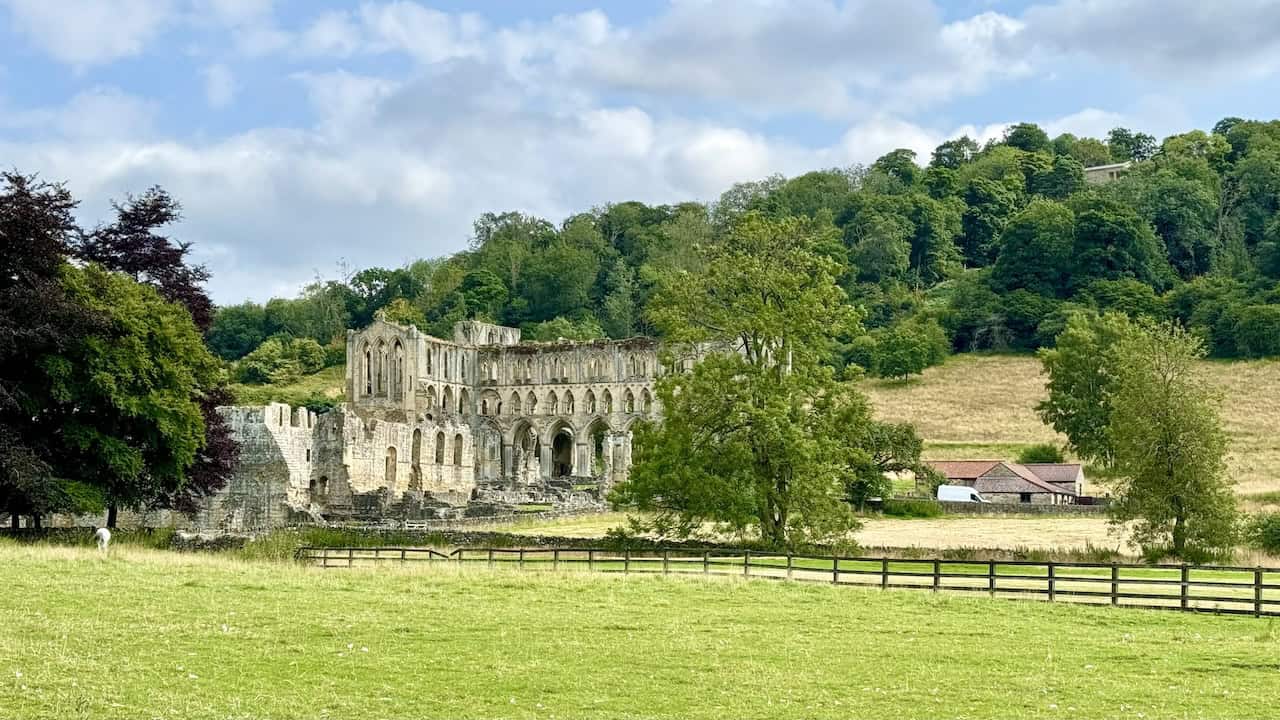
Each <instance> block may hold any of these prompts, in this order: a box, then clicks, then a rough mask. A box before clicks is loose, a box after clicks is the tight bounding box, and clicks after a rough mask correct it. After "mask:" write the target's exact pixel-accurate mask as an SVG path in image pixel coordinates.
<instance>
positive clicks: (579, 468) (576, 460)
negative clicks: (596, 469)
mask: <svg viewBox="0 0 1280 720" xmlns="http://www.w3.org/2000/svg"><path fill="white" fill-rule="evenodd" d="M573 451H574V452H573V475H574V476H575V477H576V476H581V475H590V474H591V445H590V444H589V443H584V442H581V441H579V442H577V443H576V444H575V445H574V448H573Z"/></svg>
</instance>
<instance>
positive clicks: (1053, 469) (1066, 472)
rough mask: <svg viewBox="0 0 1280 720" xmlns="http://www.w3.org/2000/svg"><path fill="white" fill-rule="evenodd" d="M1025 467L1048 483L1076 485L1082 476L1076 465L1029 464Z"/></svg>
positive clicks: (1078, 466)
mask: <svg viewBox="0 0 1280 720" xmlns="http://www.w3.org/2000/svg"><path fill="white" fill-rule="evenodd" d="M1023 467H1025V468H1026V469H1028V470H1030V471H1031V472H1033V473H1035V475H1036V477H1038V478H1040V479H1041V480H1043V481H1045V482H1047V483H1074V482H1075V481H1076V478H1078V477H1079V476H1080V465H1079V464H1076V463H1027V464H1026V465H1024V466H1023Z"/></svg>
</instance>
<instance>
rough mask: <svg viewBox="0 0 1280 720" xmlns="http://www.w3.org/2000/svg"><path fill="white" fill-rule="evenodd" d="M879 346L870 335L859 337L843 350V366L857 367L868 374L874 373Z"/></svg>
mask: <svg viewBox="0 0 1280 720" xmlns="http://www.w3.org/2000/svg"><path fill="white" fill-rule="evenodd" d="M879 349H880V344H879V343H877V342H876V339H875V338H874V337H873V336H871V335H870V334H867V335H859V336H858V337H856V338H854V339H853V340H852V341H851V342H850V343H849V344H848V345H847V346H845V348H844V362H845V365H857V366H858V367H861V368H862V369H863V370H866V371H867V372H868V373H875V371H876V353H877V352H878V351H879Z"/></svg>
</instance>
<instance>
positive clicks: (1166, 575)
mask: <svg viewBox="0 0 1280 720" xmlns="http://www.w3.org/2000/svg"><path fill="white" fill-rule="evenodd" d="M297 559H298V560H299V561H300V562H303V563H307V564H310V565H316V566H319V567H323V568H353V567H360V566H371V565H379V564H384V563H398V564H411V563H423V562H425V563H453V564H459V565H462V564H473V563H483V564H485V565H486V566H489V567H498V566H508V567H510V566H514V567H519V568H528V569H547V570H561V569H574V568H580V569H584V570H590V571H594V572H615V573H659V574H664V575H678V574H702V575H737V576H742V577H749V578H759V579H767V580H784V581H785V580H793V581H801V582H806V581H807V582H824V583H832V584H836V585H845V586H862V587H870V588H880V589H891V588H911V589H918V590H928V591H930V592H939V591H946V592H979V593H986V594H988V595H990V596H992V597H1032V598H1040V599H1044V600H1048V601H1052V602H1076V603H1090V604H1098V605H1106V604H1110V605H1117V606H1125V607H1141V608H1150V609H1159V610H1182V611H1188V612H1212V613H1227V614H1238V615H1253V616H1255V617H1264V616H1280V568H1265V567H1233V566H1226V565H1136V564H1121V563H1084V562H1035V561H1030V560H943V559H932V558H931V559H924V560H907V559H898V558H885V557H873V558H868V557H839V556H837V557H831V556H821V555H792V554H783V553H776V554H775V553H763V552H759V551H751V550H686V549H676V550H621V551H619V550H609V549H604V548H587V549H583V548H459V549H456V550H453V551H451V552H443V551H440V550H434V549H430V548H413V547H379V548H359V547H303V548H300V549H299V550H298V552H297Z"/></svg>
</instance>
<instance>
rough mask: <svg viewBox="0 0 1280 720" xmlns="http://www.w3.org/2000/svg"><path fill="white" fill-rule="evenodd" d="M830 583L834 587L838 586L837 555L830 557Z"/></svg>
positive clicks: (838, 569) (838, 557) (838, 560)
mask: <svg viewBox="0 0 1280 720" xmlns="http://www.w3.org/2000/svg"><path fill="white" fill-rule="evenodd" d="M831 582H832V583H834V584H836V585H839V584H840V556H839V555H832V556H831Z"/></svg>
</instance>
